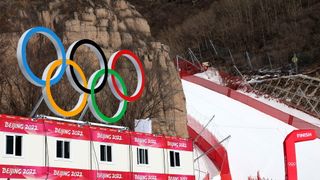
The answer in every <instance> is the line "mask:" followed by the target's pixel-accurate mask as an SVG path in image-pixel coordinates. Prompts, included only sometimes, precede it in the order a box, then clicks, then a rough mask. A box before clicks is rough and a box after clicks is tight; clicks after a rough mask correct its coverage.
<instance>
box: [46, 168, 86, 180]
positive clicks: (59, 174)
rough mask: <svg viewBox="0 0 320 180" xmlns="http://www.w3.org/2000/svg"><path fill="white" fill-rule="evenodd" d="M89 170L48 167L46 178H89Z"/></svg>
mask: <svg viewBox="0 0 320 180" xmlns="http://www.w3.org/2000/svg"><path fill="white" fill-rule="evenodd" d="M91 175H92V172H91V170H86V169H71V168H55V167H49V175H48V179H63V180H71V179H73V180H76V179H91Z"/></svg>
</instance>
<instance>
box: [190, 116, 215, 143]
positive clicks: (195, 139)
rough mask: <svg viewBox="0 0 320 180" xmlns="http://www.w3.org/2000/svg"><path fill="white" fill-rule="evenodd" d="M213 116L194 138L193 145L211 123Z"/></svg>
mask: <svg viewBox="0 0 320 180" xmlns="http://www.w3.org/2000/svg"><path fill="white" fill-rule="evenodd" d="M214 117H215V115H213V116H212V118H211V119H210V120H209V121H208V122H207V124H206V125H205V126H204V127H203V128H202V130H201V131H200V133H199V134H198V135H197V137H196V138H194V140H193V143H195V142H197V141H198V139H199V137H200V136H201V134H202V133H203V131H204V130H205V129H206V128H207V127H208V125H209V124H210V123H211V121H212V120H213V119H214Z"/></svg>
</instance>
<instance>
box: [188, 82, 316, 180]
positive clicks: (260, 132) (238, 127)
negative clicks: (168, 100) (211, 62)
mask: <svg viewBox="0 0 320 180" xmlns="http://www.w3.org/2000/svg"><path fill="white" fill-rule="evenodd" d="M182 85H183V89H184V93H185V96H186V102H187V111H188V114H189V115H191V116H193V117H194V118H196V119H197V120H198V121H199V123H201V124H203V125H205V124H206V123H207V122H208V120H209V119H210V118H211V117H212V115H215V118H214V120H213V122H212V123H211V124H210V125H209V126H208V129H209V130H210V131H211V132H212V133H213V134H214V135H215V136H216V137H217V138H218V140H219V141H221V140H222V139H223V138H225V137H227V136H228V135H231V138H230V139H229V140H228V141H226V142H225V143H223V146H224V147H225V148H226V149H227V152H228V158H229V166H230V170H231V175H232V177H233V179H235V180H238V179H239V180H243V179H247V178H248V177H249V176H254V175H256V174H257V171H259V172H260V175H261V177H265V178H269V179H280V180H281V179H284V177H285V168H284V155H283V141H284V139H285V137H286V135H287V134H289V133H290V132H291V131H292V130H294V129H295V128H294V127H292V126H290V125H288V124H285V123H283V122H281V121H279V120H277V119H275V118H273V117H271V116H269V115H267V114H264V113H262V112H260V111H258V110H256V109H254V108H251V107H249V106H247V105H245V104H243V103H241V102H238V101H236V100H233V99H231V98H228V97H227V96H224V95H221V94H219V93H216V92H214V91H211V90H209V89H207V88H204V87H202V86H199V85H197V84H194V83H191V82H188V81H185V80H182ZM319 150H320V141H319V139H317V140H314V141H310V142H303V143H301V144H298V145H297V157H298V161H297V163H298V172H299V177H300V178H299V179H303V180H304V179H308V180H317V179H316V177H319V176H320V172H319V171H316V170H317V169H318V167H319V166H318V165H317V163H318V162H320V153H319Z"/></svg>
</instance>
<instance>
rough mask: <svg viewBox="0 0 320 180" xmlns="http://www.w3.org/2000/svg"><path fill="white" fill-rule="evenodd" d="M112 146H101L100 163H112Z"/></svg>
mask: <svg viewBox="0 0 320 180" xmlns="http://www.w3.org/2000/svg"><path fill="white" fill-rule="evenodd" d="M112 159H113V158H112V145H109V144H100V162H106V163H112Z"/></svg>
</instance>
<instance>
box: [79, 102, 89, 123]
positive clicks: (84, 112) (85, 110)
mask: <svg viewBox="0 0 320 180" xmlns="http://www.w3.org/2000/svg"><path fill="white" fill-rule="evenodd" d="M88 108H89V105H88V104H87V105H86V107H85V108H84V110H83V111H82V113H81V115H80V117H79V121H82V119H83V117H84V115H85V114H86V112H87V111H88Z"/></svg>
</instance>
